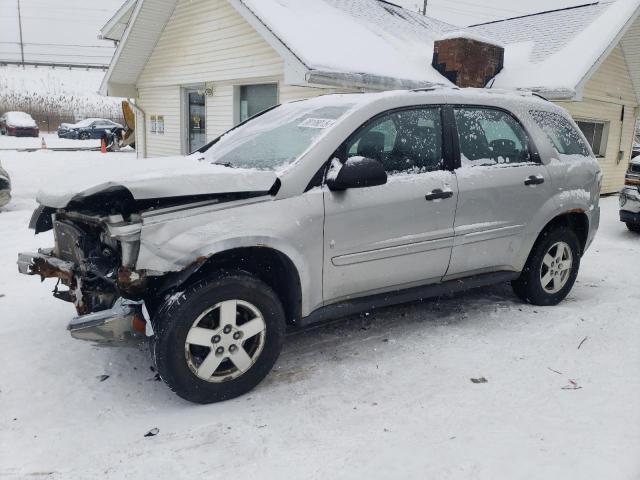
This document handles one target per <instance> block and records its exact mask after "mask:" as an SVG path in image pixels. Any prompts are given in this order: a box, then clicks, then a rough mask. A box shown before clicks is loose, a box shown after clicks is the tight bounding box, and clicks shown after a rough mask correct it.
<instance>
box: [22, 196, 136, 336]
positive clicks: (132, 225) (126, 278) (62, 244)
mask: <svg viewBox="0 0 640 480" xmlns="http://www.w3.org/2000/svg"><path fill="white" fill-rule="evenodd" d="M47 210H50V209H47V208H44V207H41V208H40V209H38V210H37V211H36V212H35V213H34V218H33V219H32V227H34V228H35V229H36V232H38V231H44V230H48V229H49V228H51V229H53V234H54V240H55V242H54V247H53V248H51V249H41V250H39V251H38V252H36V253H20V254H19V256H18V269H19V271H20V273H23V274H25V275H37V276H40V278H41V279H42V280H43V281H44V279H46V278H56V279H58V283H57V284H56V287H55V289H54V291H53V295H54V296H55V297H56V298H59V299H61V300H64V301H67V302H71V303H73V304H74V305H75V307H76V311H77V313H78V317H76V318H74V319H73V320H72V321H71V323H70V324H69V330H70V331H71V334H72V336H74V337H75V338H80V339H85V340H93V341H98V342H118V343H120V342H129V341H131V340H135V339H136V338H140V337H144V335H145V331H146V329H147V325H146V321H145V318H144V315H143V298H142V294H143V292H144V291H145V290H146V283H147V277H146V274H145V273H144V272H136V271H134V270H133V268H134V266H135V262H136V259H137V254H138V248H139V237H140V229H141V222H140V221H139V220H138V219H137V218H136V216H135V215H130V216H129V218H127V219H126V220H125V218H124V217H123V216H122V215H120V214H116V215H99V214H91V213H81V212H75V211H71V212H70V211H65V210H57V211H47ZM38 224H40V225H39V226H38Z"/></svg>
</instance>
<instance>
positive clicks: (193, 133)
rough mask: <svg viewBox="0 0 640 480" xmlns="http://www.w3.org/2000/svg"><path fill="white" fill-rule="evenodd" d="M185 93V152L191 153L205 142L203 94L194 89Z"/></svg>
mask: <svg viewBox="0 0 640 480" xmlns="http://www.w3.org/2000/svg"><path fill="white" fill-rule="evenodd" d="M186 93H187V115H188V117H187V140H188V144H187V153H191V152H195V151H196V150H198V149H199V148H201V147H203V146H204V145H205V144H206V143H207V129H206V109H205V96H204V95H203V94H201V93H199V92H198V91H194V90H188V91H187V92H186Z"/></svg>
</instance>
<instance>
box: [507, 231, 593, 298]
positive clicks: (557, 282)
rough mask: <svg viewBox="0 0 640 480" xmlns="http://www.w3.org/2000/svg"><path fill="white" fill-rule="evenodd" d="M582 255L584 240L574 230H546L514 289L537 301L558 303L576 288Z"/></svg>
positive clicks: (513, 285)
mask: <svg viewBox="0 0 640 480" xmlns="http://www.w3.org/2000/svg"><path fill="white" fill-rule="evenodd" d="M581 255H582V252H581V248H580V242H579V241H578V237H577V236H576V234H575V233H574V231H573V230H571V229H570V228H567V227H557V228H553V229H550V230H545V231H544V232H542V233H541V234H540V237H539V238H538V240H537V241H536V243H535V245H534V246H533V249H532V250H531V253H530V254H529V259H528V260H527V263H526V265H525V267H524V269H523V270H522V273H521V274H520V277H519V278H518V279H516V280H514V281H513V282H511V286H512V287H513V291H514V293H515V294H516V295H517V296H518V297H519V298H520V299H521V300H523V301H525V302H528V303H531V304H533V305H540V306H550V305H557V304H558V303H560V302H561V301H562V300H564V299H565V298H566V296H567V295H568V294H569V292H570V291H571V289H572V288H573V284H574V283H575V281H576V277H577V276H578V270H579V268H580V257H581Z"/></svg>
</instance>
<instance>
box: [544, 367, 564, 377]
mask: <svg viewBox="0 0 640 480" xmlns="http://www.w3.org/2000/svg"><path fill="white" fill-rule="evenodd" d="M547 368H548V369H549V370H551V371H552V372H553V373H557V374H558V375H563V373H562V372H559V371H558V370H554V369H553V368H551V367H547Z"/></svg>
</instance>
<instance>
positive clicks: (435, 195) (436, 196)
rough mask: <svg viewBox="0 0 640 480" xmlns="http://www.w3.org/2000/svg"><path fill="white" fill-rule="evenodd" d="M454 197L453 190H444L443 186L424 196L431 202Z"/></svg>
mask: <svg viewBox="0 0 640 480" xmlns="http://www.w3.org/2000/svg"><path fill="white" fill-rule="evenodd" d="M451 197H453V190H443V189H442V188H436V189H434V190H432V191H431V193H428V194H427V195H425V196H424V198H425V200H427V201H429V202H431V201H433V200H443V199H445V198H451Z"/></svg>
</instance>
